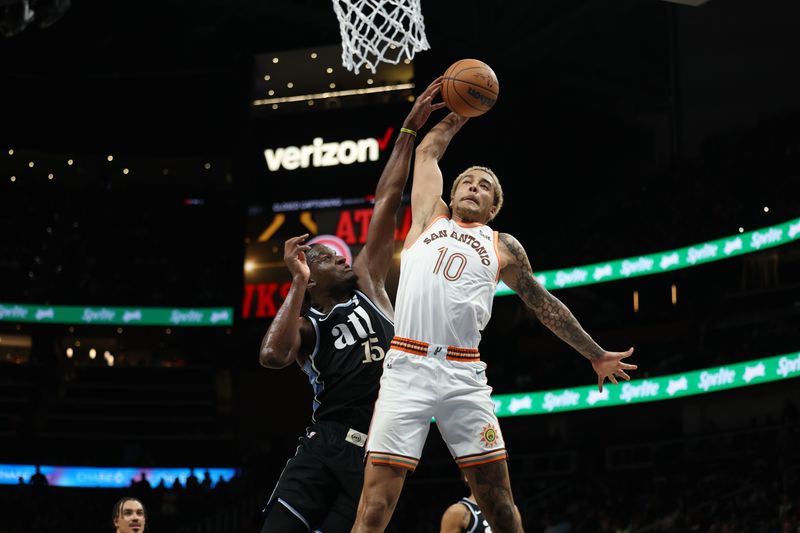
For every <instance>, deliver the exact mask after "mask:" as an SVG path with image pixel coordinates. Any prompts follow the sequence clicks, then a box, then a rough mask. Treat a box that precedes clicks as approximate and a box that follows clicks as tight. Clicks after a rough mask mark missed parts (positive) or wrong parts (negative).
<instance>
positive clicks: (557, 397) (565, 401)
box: [542, 390, 581, 412]
mask: <svg viewBox="0 0 800 533" xmlns="http://www.w3.org/2000/svg"><path fill="white" fill-rule="evenodd" d="M580 398H581V395H580V394H578V393H577V392H572V391H571V390H565V391H564V392H562V393H559V394H553V393H552V392H548V393H547V394H545V395H544V403H543V404H542V409H544V410H545V411H547V412H551V411H552V410H553V409H558V408H560V407H571V406H575V405H578V400H580Z"/></svg>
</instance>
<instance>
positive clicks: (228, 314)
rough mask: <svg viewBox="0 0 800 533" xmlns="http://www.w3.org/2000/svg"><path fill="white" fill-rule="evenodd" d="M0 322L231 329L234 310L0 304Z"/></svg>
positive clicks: (224, 308) (223, 308) (228, 308)
mask: <svg viewBox="0 0 800 533" xmlns="http://www.w3.org/2000/svg"><path fill="white" fill-rule="evenodd" d="M0 321H5V322H34V323H40V324H96V325H108V326H230V325H231V324H233V309H232V308H230V307H222V308H213V309H212V308H207V307H203V308H191V309H179V308H171V307H79V306H67V305H22V304H0Z"/></svg>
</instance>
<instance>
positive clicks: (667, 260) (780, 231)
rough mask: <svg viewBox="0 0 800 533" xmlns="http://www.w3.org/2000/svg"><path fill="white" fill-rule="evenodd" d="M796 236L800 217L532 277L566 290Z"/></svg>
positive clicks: (501, 287)
mask: <svg viewBox="0 0 800 533" xmlns="http://www.w3.org/2000/svg"><path fill="white" fill-rule="evenodd" d="M798 239H800V218H796V219H794V220H790V221H788V222H784V223H782V224H777V225H775V226H770V227H767V228H762V229H759V230H755V231H748V232H745V233H740V234H738V235H734V236H733V237H725V238H722V239H717V240H715V241H709V242H704V243H700V244H695V245H694V246H687V247H685V248H676V249H674V250H668V251H666V252H659V253H655V254H650V255H640V256H636V257H628V258H627V259H617V260H615V261H606V262H603V263H593V264H591V265H584V266H579V267H572V268H562V269H559V270H547V271H544V272H539V273H537V274H535V276H536V280H537V281H538V282H539V283H541V284H542V285H543V286H544V287H545V288H546V289H549V290H555V289H567V288H569V287H578V286H581V285H591V284H594V283H605V282H607V281H614V280H618V279H627V278H635V277H638V276H646V275H648V274H660V273H662V272H669V271H671V270H679V269H682V268H689V267H693V266H697V265H702V264H704V263H710V262H712V261H719V260H721V259H727V258H729V257H736V256H737V255H744V254H749V253H753V252H758V251H760V250H765V249H767V248H773V247H775V246H781V245H783V244H788V243H790V242H792V241H795V240H798ZM508 294H514V291H512V290H511V289H510V288H509V287H508V285H506V284H505V283H502V282H500V283H499V284H498V285H497V292H496V293H495V295H496V296H506V295H508Z"/></svg>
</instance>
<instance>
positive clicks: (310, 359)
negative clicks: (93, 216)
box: [303, 316, 325, 422]
mask: <svg viewBox="0 0 800 533" xmlns="http://www.w3.org/2000/svg"><path fill="white" fill-rule="evenodd" d="M306 318H308V320H309V322H311V323H312V324H313V325H314V333H315V334H316V336H317V342H316V344H315V345H314V353H312V354H311V355H310V356H309V357H308V361H307V363H306V365H304V366H303V371H304V372H305V373H306V375H308V377H309V378H310V377H313V378H314V381H313V382H312V383H311V386H312V387H313V388H314V403H313V404H312V407H311V420H312V421H313V422H316V421H317V416H316V415H317V409H319V408H320V407H322V402H321V401H319V398H317V396H319V394H320V393H321V392H322V391H323V390H325V382H324V381H320V379H319V376H320V375H321V374H320V371H319V369H318V368H317V365H315V364H314V358H315V357H316V356H317V353H318V352H319V338H320V333H319V325H318V324H317V321H316V319H314V318H312V317H310V316H309V317H306ZM307 367H310V368H311V370H313V371H314V372H313V373H314V375H313V376H312V373H311V372H310V371H309V369H308V368H307ZM317 385H319V387H317Z"/></svg>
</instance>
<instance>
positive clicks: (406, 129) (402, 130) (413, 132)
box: [400, 128, 417, 137]
mask: <svg viewBox="0 0 800 533" xmlns="http://www.w3.org/2000/svg"><path fill="white" fill-rule="evenodd" d="M400 133H408V134H409V135H411V136H412V137H416V136H417V132H416V131H414V130H412V129H409V128H400Z"/></svg>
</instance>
